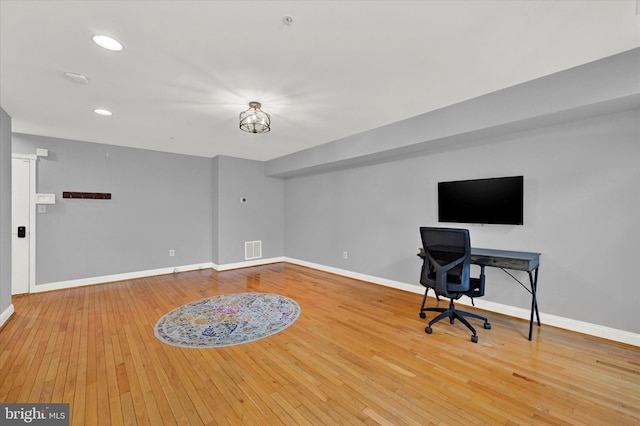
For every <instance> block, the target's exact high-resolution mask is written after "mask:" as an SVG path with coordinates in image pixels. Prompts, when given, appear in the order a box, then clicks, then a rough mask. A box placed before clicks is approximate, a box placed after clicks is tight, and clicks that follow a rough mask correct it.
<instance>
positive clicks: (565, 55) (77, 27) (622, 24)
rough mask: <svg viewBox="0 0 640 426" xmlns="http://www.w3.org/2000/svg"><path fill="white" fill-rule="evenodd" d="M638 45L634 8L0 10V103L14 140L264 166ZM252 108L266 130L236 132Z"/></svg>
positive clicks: (621, 4) (616, 4) (269, 4)
mask: <svg viewBox="0 0 640 426" xmlns="http://www.w3.org/2000/svg"><path fill="white" fill-rule="evenodd" d="M285 15H287V16H291V17H292V18H293V23H292V25H290V26H287V25H285V24H284V23H283V20H282V18H283V17H284V16H285ZM94 34H105V35H109V36H112V37H114V38H116V39H118V40H120V41H121V42H122V43H123V44H124V45H125V49H124V51H122V52H119V53H115V52H110V51H106V50H104V49H101V48H100V47H98V46H96V45H95V44H94V43H93V42H92V41H91V37H92V36H93V35H94ZM638 46H640V15H639V14H638V1H637V0H619V1H612V0H605V1H594V0H587V1H562V0H560V1H187V0H182V1H168V0H163V1H132V0H130V1H113V0H112V1H88V0H87V1H69V0H66V1H55V0H51V1H24V0H22V1H10V0H0V105H1V106H2V107H3V108H4V109H5V111H7V112H8V113H9V115H10V116H11V117H12V119H13V120H12V125H13V131H14V132H18V133H30V134H36V135H45V136H52V137H60V138H67V139H77V140H82V141H88V142H99V143H107V144H113V145H123V146H130V147H137V148H144V149H153V150H159V151H167V152H174V153H182V154H190V155H198V156H205V157H214V156H216V155H229V156H235V157H241V158H248V159H255V160H269V159H272V158H277V157H280V156H282V155H285V154H289V153H292V152H296V151H299V150H302V149H305V148H309V147H312V146H316V145H319V144H323V143H326V142H330V141H332V140H335V139H339V138H342V137H345V136H349V135H352V134H355V133H358V132H361V131H364V130H369V129H372V128H375V127H378V126H381V125H384V124H388V123H392V122H395V121H398V120H402V119H405V118H408V117H411V116H415V115H418V114H422V113H425V112H428V111H431V110H434V109H438V108H441V107H444V106H447V105H451V104H453V103H456V102H460V101H463V100H466V99H470V98H474V97H476V96H479V95H482V94H486V93H489V92H493V91H495V90H499V89H502V88H505V87H508V86H512V85H514V84H518V83H521V82H524V81H528V80H531V79H534V78H537V77H542V76H544V75H548V74H551V73H554V72H557V71H561V70H564V69H567V68H570V67H573V66H577V65H581V64H584V63H587V62H591V61H593V60H596V59H600V58H603V57H606V56H610V55H612V54H616V53H619V52H622V51H625V50H629V49H632V48H635V47H638ZM65 72H74V73H80V74H83V75H85V76H86V77H87V78H88V79H89V84H88V85H83V84H79V83H74V82H71V81H69V80H68V79H66V78H65V77H64V73H65ZM254 100H256V101H260V102H262V104H263V109H264V110H265V111H266V112H269V113H270V114H271V116H272V130H271V132H270V133H267V134H260V135H254V134H248V133H245V132H242V131H240V130H239V129H238V114H239V113H240V111H242V110H243V109H246V107H247V103H248V102H249V101H254ZM95 108H106V109H109V110H111V111H113V116H111V117H102V116H98V115H96V114H95V113H94V112H93V110H94V109H95Z"/></svg>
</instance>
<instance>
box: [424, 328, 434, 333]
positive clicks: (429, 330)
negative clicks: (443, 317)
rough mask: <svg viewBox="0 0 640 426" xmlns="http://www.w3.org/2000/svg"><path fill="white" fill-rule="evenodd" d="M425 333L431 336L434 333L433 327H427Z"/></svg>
mask: <svg viewBox="0 0 640 426" xmlns="http://www.w3.org/2000/svg"><path fill="white" fill-rule="evenodd" d="M424 331H425V333H427V334H431V333H433V330H432V329H431V327H427V328H425V329H424Z"/></svg>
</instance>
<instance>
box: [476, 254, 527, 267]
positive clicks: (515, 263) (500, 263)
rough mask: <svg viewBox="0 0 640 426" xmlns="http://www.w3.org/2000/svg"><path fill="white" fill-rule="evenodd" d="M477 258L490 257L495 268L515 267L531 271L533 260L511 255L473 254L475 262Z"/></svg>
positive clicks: (490, 261)
mask: <svg viewBox="0 0 640 426" xmlns="http://www.w3.org/2000/svg"><path fill="white" fill-rule="evenodd" d="M477 259H489V265H488V266H493V267H495V268H506V269H515V270H516V271H529V268H530V263H531V261H530V260H528V259H512V258H509V257H495V256H492V257H483V256H481V255H472V256H471V260H472V261H473V262H475V261H476V260H477Z"/></svg>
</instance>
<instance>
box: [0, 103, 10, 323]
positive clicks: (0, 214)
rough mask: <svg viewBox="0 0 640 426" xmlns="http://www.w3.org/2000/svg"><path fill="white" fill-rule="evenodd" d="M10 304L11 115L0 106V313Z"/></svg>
mask: <svg viewBox="0 0 640 426" xmlns="http://www.w3.org/2000/svg"><path fill="white" fill-rule="evenodd" d="M10 305H11V117H9V114H7V113H6V111H5V110H4V109H2V108H0V314H1V313H2V312H4V311H5V310H6V309H7V308H8V307H9V306H10Z"/></svg>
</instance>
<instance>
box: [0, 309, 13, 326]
mask: <svg viewBox="0 0 640 426" xmlns="http://www.w3.org/2000/svg"><path fill="white" fill-rule="evenodd" d="M13 312H14V309H13V303H12V304H11V305H9V307H8V308H7V309H5V310H4V311H3V312H2V313H0V327H2V326H3V325H4V323H5V322H7V321H9V318H11V315H13Z"/></svg>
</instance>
